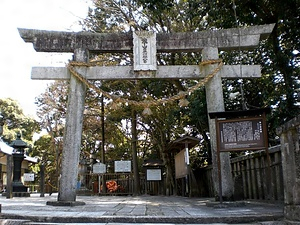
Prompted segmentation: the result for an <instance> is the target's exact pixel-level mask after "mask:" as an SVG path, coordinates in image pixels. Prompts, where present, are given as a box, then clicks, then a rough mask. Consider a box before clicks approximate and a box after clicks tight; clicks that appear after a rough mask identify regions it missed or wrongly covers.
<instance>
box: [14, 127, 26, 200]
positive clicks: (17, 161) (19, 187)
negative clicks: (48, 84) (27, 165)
mask: <svg viewBox="0 0 300 225" xmlns="http://www.w3.org/2000/svg"><path fill="white" fill-rule="evenodd" d="M10 146H11V147H13V152H12V156H13V162H14V170H13V182H12V192H13V193H24V194H23V195H25V193H27V187H26V186H24V185H23V183H22V182H21V170H22V161H23V160H24V158H25V156H24V149H25V148H28V147H29V146H28V145H27V143H26V142H24V141H22V140H21V134H20V133H19V134H17V139H16V140H14V141H13V142H12V143H11V144H10ZM14 195H15V194H14ZM17 195H18V194H17ZM23 195H22V196H23ZM20 196H21V195H20Z"/></svg>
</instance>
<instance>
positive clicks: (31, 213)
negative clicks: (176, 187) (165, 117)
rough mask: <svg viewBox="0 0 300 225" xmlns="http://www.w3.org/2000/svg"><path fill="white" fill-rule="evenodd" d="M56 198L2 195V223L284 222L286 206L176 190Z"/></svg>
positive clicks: (0, 197)
mask: <svg viewBox="0 0 300 225" xmlns="http://www.w3.org/2000/svg"><path fill="white" fill-rule="evenodd" d="M51 201H57V195H56V194H53V195H52V196H49V195H48V194H46V196H45V197H40V195H39V194H31V196H30V197H23V198H21V197H19V198H17V197H14V198H12V199H7V198H6V197H4V196H0V204H1V206H2V208H1V214H0V215H1V217H0V219H1V220H0V224H66V223H68V224H70V223H73V224H75V223H81V224H92V223H94V224H116V223H117V224H126V223H135V224H137V223H138V224H145V223H151V224H153V223H167V224H169V225H170V224H216V223H218V224H241V223H243V224H268V225H269V224H284V223H283V222H280V221H282V219H283V206H282V205H278V204H277V205H275V204H266V203H262V202H260V203H259V202H235V203H224V204H223V205H220V204H219V203H218V202H213V199H203V198H186V197H176V196H138V197H132V196H77V199H76V201H78V202H84V203H85V205H79V206H73V207H71V206H51V205H47V204H46V203H47V202H51ZM13 221H14V222H15V223H12V222H13ZM271 221H279V222H271Z"/></svg>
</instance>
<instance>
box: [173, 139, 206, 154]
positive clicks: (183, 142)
mask: <svg viewBox="0 0 300 225" xmlns="http://www.w3.org/2000/svg"><path fill="white" fill-rule="evenodd" d="M199 142H200V139H199V138H196V137H191V136H183V137H181V138H177V139H176V140H174V141H172V142H170V144H169V146H168V151H174V152H179V151H181V150H182V149H184V148H185V147H188V148H189V149H191V148H193V147H195V146H196V145H198V144H199Z"/></svg>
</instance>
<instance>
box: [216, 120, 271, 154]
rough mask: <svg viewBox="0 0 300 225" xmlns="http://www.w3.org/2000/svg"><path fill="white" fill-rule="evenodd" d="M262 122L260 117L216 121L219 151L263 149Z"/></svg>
mask: <svg viewBox="0 0 300 225" xmlns="http://www.w3.org/2000/svg"><path fill="white" fill-rule="evenodd" d="M263 124H264V121H263V118H262V117H253V118H242V119H231V120H218V121H217V132H218V133H217V134H218V142H219V151H221V152H222V151H225V152H226V151H242V150H257V149H264V148H265V147H266V145H265V138H264V125H263Z"/></svg>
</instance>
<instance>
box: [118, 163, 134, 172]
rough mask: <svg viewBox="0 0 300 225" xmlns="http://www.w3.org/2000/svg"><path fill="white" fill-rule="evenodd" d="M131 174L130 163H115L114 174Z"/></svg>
mask: <svg viewBox="0 0 300 225" xmlns="http://www.w3.org/2000/svg"><path fill="white" fill-rule="evenodd" d="M118 172H128V173H130V172H131V161H115V173H118Z"/></svg>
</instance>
